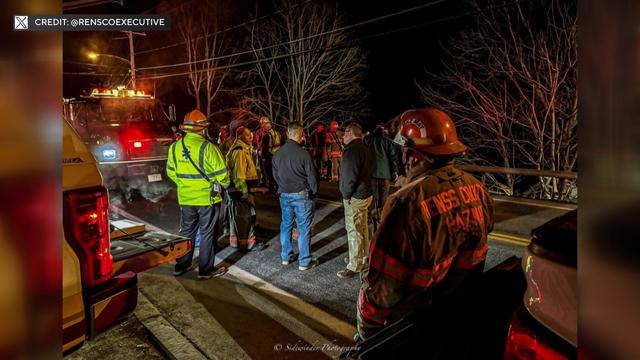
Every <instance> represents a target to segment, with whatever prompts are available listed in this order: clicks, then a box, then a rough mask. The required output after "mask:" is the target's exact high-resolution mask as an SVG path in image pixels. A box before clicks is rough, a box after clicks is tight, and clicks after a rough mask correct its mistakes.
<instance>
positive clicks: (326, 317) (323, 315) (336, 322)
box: [218, 258, 356, 339]
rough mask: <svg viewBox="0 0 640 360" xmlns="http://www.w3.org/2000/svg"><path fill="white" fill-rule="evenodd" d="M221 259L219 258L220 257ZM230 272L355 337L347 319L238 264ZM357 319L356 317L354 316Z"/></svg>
mask: <svg viewBox="0 0 640 360" xmlns="http://www.w3.org/2000/svg"><path fill="white" fill-rule="evenodd" d="M218 260H219V258H218ZM228 274H230V275H233V276H234V277H236V278H238V280H240V281H242V282H243V283H244V284H246V285H248V286H252V287H255V288H257V289H261V290H264V291H268V292H270V293H273V294H274V295H279V296H276V297H277V299H278V301H281V302H283V303H284V304H285V305H287V306H289V307H291V308H293V309H294V310H296V311H298V312H300V313H301V314H305V315H307V316H308V317H309V318H311V319H313V320H314V321H316V322H317V323H319V324H321V325H323V326H325V327H327V328H329V329H331V330H333V331H335V332H336V333H337V334H339V335H341V336H343V337H345V338H347V339H351V338H353V334H355V333H356V328H355V326H353V325H352V324H349V323H347V322H345V321H342V320H340V319H338V318H336V317H335V316H333V315H331V314H329V313H327V312H325V311H323V310H321V309H319V308H317V307H315V306H313V305H311V304H309V303H307V302H306V301H304V300H302V299H300V298H299V297H297V296H295V295H293V294H291V293H289V292H287V291H285V290H282V289H280V288H278V287H276V286H274V285H272V284H271V283H269V282H266V281H264V280H263V279H261V278H259V277H257V276H255V275H253V274H251V273H249V272H247V271H244V270H242V269H240V268H239V267H237V266H234V265H232V266H230V267H229V270H228ZM354 320H355V317H354Z"/></svg>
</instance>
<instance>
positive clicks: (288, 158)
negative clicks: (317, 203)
mask: <svg viewBox="0 0 640 360" xmlns="http://www.w3.org/2000/svg"><path fill="white" fill-rule="evenodd" d="M311 163H312V159H311V155H310V154H309V152H308V151H306V150H304V149H303V148H302V147H301V146H300V145H299V144H297V143H296V142H294V141H292V140H287V141H286V142H285V144H284V145H283V146H282V147H281V148H280V150H279V151H278V152H277V153H276V154H275V155H274V156H273V161H272V164H273V169H274V171H273V175H274V177H275V179H276V182H277V183H278V192H279V193H297V192H301V191H305V190H309V191H310V192H311V193H312V194H316V193H317V192H318V183H317V179H316V180H314V179H315V178H316V177H315V174H314V175H312V174H311V173H315V172H316V170H315V168H313V167H309V165H310V164H311Z"/></svg>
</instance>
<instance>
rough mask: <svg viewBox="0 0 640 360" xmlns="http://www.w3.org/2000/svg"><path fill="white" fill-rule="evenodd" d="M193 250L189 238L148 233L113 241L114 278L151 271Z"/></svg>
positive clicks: (162, 233) (154, 232)
mask: <svg viewBox="0 0 640 360" xmlns="http://www.w3.org/2000/svg"><path fill="white" fill-rule="evenodd" d="M190 250H191V241H190V239H189V238H186V237H183V236H178V235H172V234H168V233H164V232H156V231H147V232H144V233H142V234H136V235H132V236H128V237H122V238H118V239H114V240H111V255H113V267H114V276H117V275H119V274H122V273H125V272H127V271H133V272H136V273H139V272H142V271H145V270H148V269H151V268H153V267H156V266H158V265H161V264H165V263H168V262H170V261H173V260H175V259H176V258H179V257H181V256H183V255H185V254H187V253H189V251H190Z"/></svg>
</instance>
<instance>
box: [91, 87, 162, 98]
mask: <svg viewBox="0 0 640 360" xmlns="http://www.w3.org/2000/svg"><path fill="white" fill-rule="evenodd" d="M88 97H96V98H134V99H153V95H148V94H145V93H144V91H142V90H133V89H125V88H124V87H121V86H119V87H118V88H117V89H105V88H94V89H93V90H91V95H89V96H88Z"/></svg>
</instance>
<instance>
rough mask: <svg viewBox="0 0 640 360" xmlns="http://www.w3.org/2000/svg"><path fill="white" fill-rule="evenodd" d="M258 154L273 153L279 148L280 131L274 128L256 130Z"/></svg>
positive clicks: (268, 154)
mask: <svg viewBox="0 0 640 360" xmlns="http://www.w3.org/2000/svg"><path fill="white" fill-rule="evenodd" d="M257 137H258V149H259V152H258V155H259V156H260V157H264V156H265V155H267V156H271V155H274V154H275V153H276V152H277V151H278V150H280V133H279V132H277V131H276V130H274V129H271V130H269V131H265V130H262V129H260V131H259V132H258V136H257Z"/></svg>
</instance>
